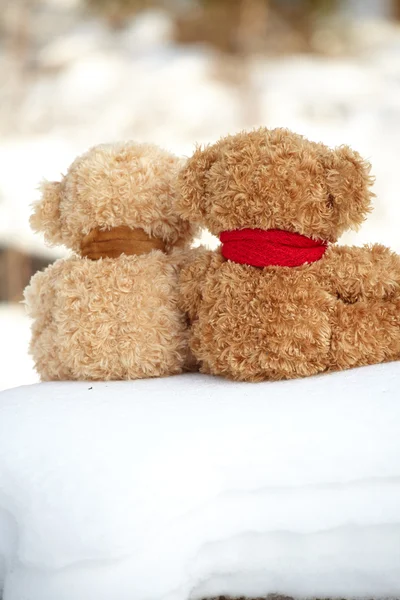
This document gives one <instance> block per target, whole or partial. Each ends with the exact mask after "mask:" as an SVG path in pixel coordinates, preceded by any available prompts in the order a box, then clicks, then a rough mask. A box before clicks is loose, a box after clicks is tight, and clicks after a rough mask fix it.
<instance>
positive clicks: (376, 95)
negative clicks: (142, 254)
mask: <svg viewBox="0 0 400 600" xmlns="http://www.w3.org/2000/svg"><path fill="white" fill-rule="evenodd" d="M399 19H400V1H398V0H0V327H1V333H2V339H3V343H2V344H1V345H0V365H1V367H0V389H4V388H7V387H11V386H14V385H20V384H24V383H31V382H33V381H36V379H37V378H36V375H35V373H34V371H33V369H32V365H31V362H30V359H29V357H28V356H27V344H28V340H29V323H28V322H27V319H26V317H25V315H24V310H23V306H21V305H19V304H18V303H19V302H20V301H21V299H22V289H23V287H24V286H25V285H26V283H27V282H28V280H29V277H30V275H31V274H32V273H33V272H35V271H36V270H37V269H41V268H44V267H45V266H46V265H47V264H48V263H49V262H51V261H52V260H54V258H55V257H57V256H59V255H61V254H62V251H59V252H58V254H57V253H55V252H54V251H52V250H50V249H48V248H46V247H45V246H44V244H43V240H42V239H41V238H40V237H39V236H33V234H31V233H30V230H29V226H28V216H29V212H30V204H31V202H32V201H33V200H34V199H35V198H37V189H36V188H37V184H38V182H39V181H40V180H41V179H42V178H43V177H46V178H49V179H52V178H54V179H56V178H59V176H60V174H61V173H63V172H65V170H66V168H67V167H68V165H69V164H70V162H71V161H72V160H73V158H74V157H75V155H76V154H78V153H80V152H82V151H84V150H85V149H87V148H88V147H89V146H91V145H93V144H97V143H100V142H107V141H115V140H118V139H136V140H141V141H152V142H156V143H158V144H160V145H162V146H164V147H166V148H169V149H171V150H173V151H175V152H177V153H179V154H184V155H190V154H191V152H192V150H193V147H194V143H195V142H201V143H205V142H212V141H214V140H216V139H217V138H218V137H219V136H221V135H225V134H227V133H232V132H235V131H237V130H239V129H242V128H252V127H255V126H259V125H267V126H271V127H273V126H287V127H289V128H292V129H294V130H296V131H298V132H299V133H303V134H305V135H307V136H309V137H310V138H312V139H315V140H321V141H324V142H326V143H328V144H332V145H335V144H341V143H349V144H351V145H353V146H354V147H355V148H356V149H357V150H359V151H360V152H361V153H362V154H364V155H366V156H367V157H369V158H370V160H371V161H372V163H373V172H374V174H375V175H376V193H377V198H376V202H375V205H376V207H375V211H374V214H373V215H372V216H371V217H370V219H369V221H368V222H367V223H366V224H365V226H364V227H363V229H362V231H361V232H360V234H358V237H357V238H354V236H353V237H352V236H350V237H347V238H346V240H345V241H346V242H348V241H351V242H352V243H364V242H369V241H374V240H376V241H382V242H385V243H386V244H390V245H392V246H393V248H395V249H397V250H400V237H399V234H398V223H399V217H400V202H399V200H398V197H397V196H398V191H397V184H396V182H395V176H397V169H398V161H399V160H400V21H399Z"/></svg>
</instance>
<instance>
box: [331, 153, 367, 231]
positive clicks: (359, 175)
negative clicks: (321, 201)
mask: <svg viewBox="0 0 400 600" xmlns="http://www.w3.org/2000/svg"><path fill="white" fill-rule="evenodd" d="M327 163H328V164H327V165H326V166H327V171H326V177H327V185H328V192H329V199H330V202H331V204H332V205H333V207H334V208H336V211H337V214H338V226H339V230H340V231H339V232H338V233H339V235H340V234H341V233H343V232H344V231H346V229H358V227H359V226H360V225H361V223H362V222H363V221H364V220H365V218H366V217H367V215H368V213H369V212H370V211H371V201H372V198H373V197H374V195H375V194H373V192H372V191H371V190H370V188H371V186H372V184H373V182H374V178H373V177H372V176H371V175H370V171H371V165H370V163H369V162H368V161H366V160H364V159H363V158H362V157H361V156H360V154H359V153H358V152H356V151H355V150H352V149H351V148H350V147H349V146H339V147H338V148H335V150H333V151H332V152H331V153H330V156H329V159H328V161H327Z"/></svg>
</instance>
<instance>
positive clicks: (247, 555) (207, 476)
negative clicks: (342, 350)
mask: <svg viewBox="0 0 400 600" xmlns="http://www.w3.org/2000/svg"><path fill="white" fill-rule="evenodd" d="M399 382H400V363H391V364H383V365H377V366H372V367H365V368H362V369H357V370H352V371H347V372H343V373H337V374H332V375H323V376H319V377H314V378H308V379H302V380H296V381H290V382H278V383H261V384H247V383H233V382H229V381H224V380H222V379H219V378H213V377H209V376H202V375H199V374H187V375H182V376H176V377H170V378H165V379H155V380H142V381H135V382H114V383H85V382H76V383H71V382H65V383H46V384H37V385H32V386H28V387H20V388H15V389H12V390H7V391H5V392H2V393H1V395H0V589H1V585H3V587H4V591H3V599H4V600H21V599H22V598H24V600H54V599H55V598H57V600H86V599H88V598H90V599H92V598H93V599H96V600H128V599H129V600H136V599H137V600H139V599H140V600H153V599H154V600H187V599H188V598H191V599H193V600H197V599H200V598H202V597H204V596H215V595H220V594H224V595H225V594H230V595H234V596H239V595H242V594H244V595H249V596H253V597H254V596H260V595H266V594H267V593H282V594H292V595H296V596H298V597H305V596H308V597H346V598H349V597H368V598H372V597H380V598H383V597H396V596H397V597H398V596H399V594H400V570H399V564H400V462H399V456H400V436H399V423H400V402H399V392H398V389H399Z"/></svg>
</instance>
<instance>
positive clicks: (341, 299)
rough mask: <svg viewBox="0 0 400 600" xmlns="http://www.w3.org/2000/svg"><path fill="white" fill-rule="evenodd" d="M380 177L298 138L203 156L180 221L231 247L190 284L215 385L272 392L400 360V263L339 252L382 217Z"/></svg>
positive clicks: (184, 281) (278, 135) (270, 134)
mask: <svg viewBox="0 0 400 600" xmlns="http://www.w3.org/2000/svg"><path fill="white" fill-rule="evenodd" d="M369 172H370V165H369V164H368V163H367V162H366V161H364V160H363V159H362V158H361V156H360V155H359V154H358V153H357V152H354V151H352V150H351V149H350V148H349V147H347V146H341V147H339V148H336V149H335V150H332V149H330V148H328V147H327V146H325V145H323V144H320V143H314V142H310V141H308V140H306V139H305V138H303V137H302V136H300V135H296V134H294V133H291V132H290V131H288V130H286V129H275V130H268V129H264V128H262V129H259V130H256V131H253V132H250V133H239V134H238V135H234V136H228V137H226V138H225V139H221V140H220V141H219V142H218V143H216V144H214V145H212V146H210V147H207V148H205V149H204V150H201V149H197V151H196V152H195V154H194V155H193V157H192V158H191V159H189V161H188V162H187V164H186V166H185V167H184V168H183V170H182V171H181V174H180V192H181V193H180V195H179V196H178V200H177V202H178V205H179V206H178V210H179V211H180V214H181V216H182V217H183V218H185V219H191V220H192V221H196V222H198V223H200V224H201V225H203V226H207V227H208V228H209V229H210V231H211V232H212V233H213V234H214V235H216V236H219V237H220V240H221V242H222V246H221V247H220V248H219V249H218V250H216V251H206V250H198V251H197V253H196V255H194V256H193V258H192V260H191V263H190V264H187V265H186V266H185V267H184V269H183V270H182V272H181V278H180V285H181V304H182V307H183V308H184V310H185V311H187V314H188V315H189V317H190V319H191V321H192V328H191V341H190V344H191V349H192V351H193V353H194V355H195V357H196V358H197V359H198V360H199V361H200V362H201V370H202V371H203V372H204V373H213V374H219V375H224V376H226V377H229V378H232V379H237V380H244V381H261V380H275V379H288V378H294V377H302V376H306V375H313V374H316V373H321V372H323V371H329V370H337V369H347V368H350V367H357V366H361V365H369V364H374V363H380V362H385V361H391V360H396V359H399V358H400V258H399V256H397V255H396V254H394V253H393V252H391V251H390V250H389V249H388V248H385V247H384V246H381V245H374V246H364V247H362V248H359V247H348V246H338V245H335V242H336V240H337V239H338V237H339V236H340V235H341V234H342V233H343V232H344V231H346V230H347V229H349V228H351V229H357V227H358V226H359V225H360V224H361V223H362V222H363V220H364V219H365V217H366V215H367V214H368V212H369V211H370V203H371V197H372V196H373V194H372V192H371V191H370V186H371V184H372V178H371V177H370V175H369Z"/></svg>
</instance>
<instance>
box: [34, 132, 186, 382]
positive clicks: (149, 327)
mask: <svg viewBox="0 0 400 600" xmlns="http://www.w3.org/2000/svg"><path fill="white" fill-rule="evenodd" d="M181 164H182V163H181V161H180V160H179V159H177V158H176V157H174V156H172V155H170V154H168V153H166V152H164V151H162V150H160V149H159V148H156V147H154V146H150V145H139V144H133V143H127V144H117V145H115V146H98V147H96V148H93V149H92V150H90V151H89V152H87V153H86V154H85V155H83V157H80V158H78V159H76V160H75V162H74V163H73V165H72V166H71V167H70V169H69V170H68V173H67V175H66V176H65V177H64V178H63V180H62V181H61V182H60V183H47V184H45V185H44V187H43V196H42V200H41V201H39V202H38V203H37V204H36V205H35V210H34V214H33V216H32V218H31V223H32V226H33V227H34V229H35V230H37V231H43V232H44V233H45V236H46V239H47V241H48V242H50V243H53V244H56V243H60V241H62V242H63V243H64V244H65V245H66V246H68V247H70V248H71V249H73V250H74V251H75V254H74V255H73V256H71V257H70V258H68V259H62V260H58V261H56V262H55V263H54V264H53V265H51V266H50V267H48V268H47V269H46V270H45V271H44V272H39V273H37V274H36V275H34V276H33V278H32V280H31V283H30V285H29V286H28V288H27V289H26V290H25V300H26V304H27V307H28V312H29V314H30V316H31V317H32V318H33V326H32V339H31V345H30V351H31V354H32V356H33V358H34V361H35V365H36V369H37V371H38V372H39V374H40V376H41V379H42V380H69V379H73V380H79V379H83V380H110V379H117V380H118V379H135V378H142V377H156V376H163V375H172V374H175V373H180V372H182V370H183V369H184V368H185V367H186V366H187V365H189V363H190V362H191V361H192V359H191V357H190V356H189V350H188V330H187V322H186V318H185V315H184V313H183V312H182V311H181V310H180V309H179V307H178V275H179V268H180V265H181V264H182V261H183V260H184V258H185V256H186V252H187V250H186V249H185V245H186V244H188V243H189V242H190V241H191V239H192V236H193V233H194V230H193V228H192V227H191V226H190V225H189V224H188V223H187V222H185V221H184V220H183V219H181V218H180V217H179V216H178V215H177V213H176V211H175V210H174V208H173V202H172V201H173V195H174V178H176V173H177V169H178V168H179V166H180V165H181ZM126 225H128V226H129V227H132V228H133V227H139V226H140V227H141V228H142V229H144V230H145V231H146V233H147V234H149V235H150V236H151V237H153V238H161V239H162V240H163V242H165V244H166V247H167V252H162V251H161V250H152V251H151V252H149V253H148V254H142V255H140V256H138V255H132V256H127V255H125V254H122V255H121V256H119V257H118V258H103V259H100V260H89V259H88V258H82V256H81V255H80V246H81V241H82V239H83V238H84V236H85V234H87V233H88V232H90V231H91V230H93V229H95V228H102V229H108V228H112V227H114V226H126ZM174 246H182V248H180V247H179V248H174ZM192 364H193V362H192Z"/></svg>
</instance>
